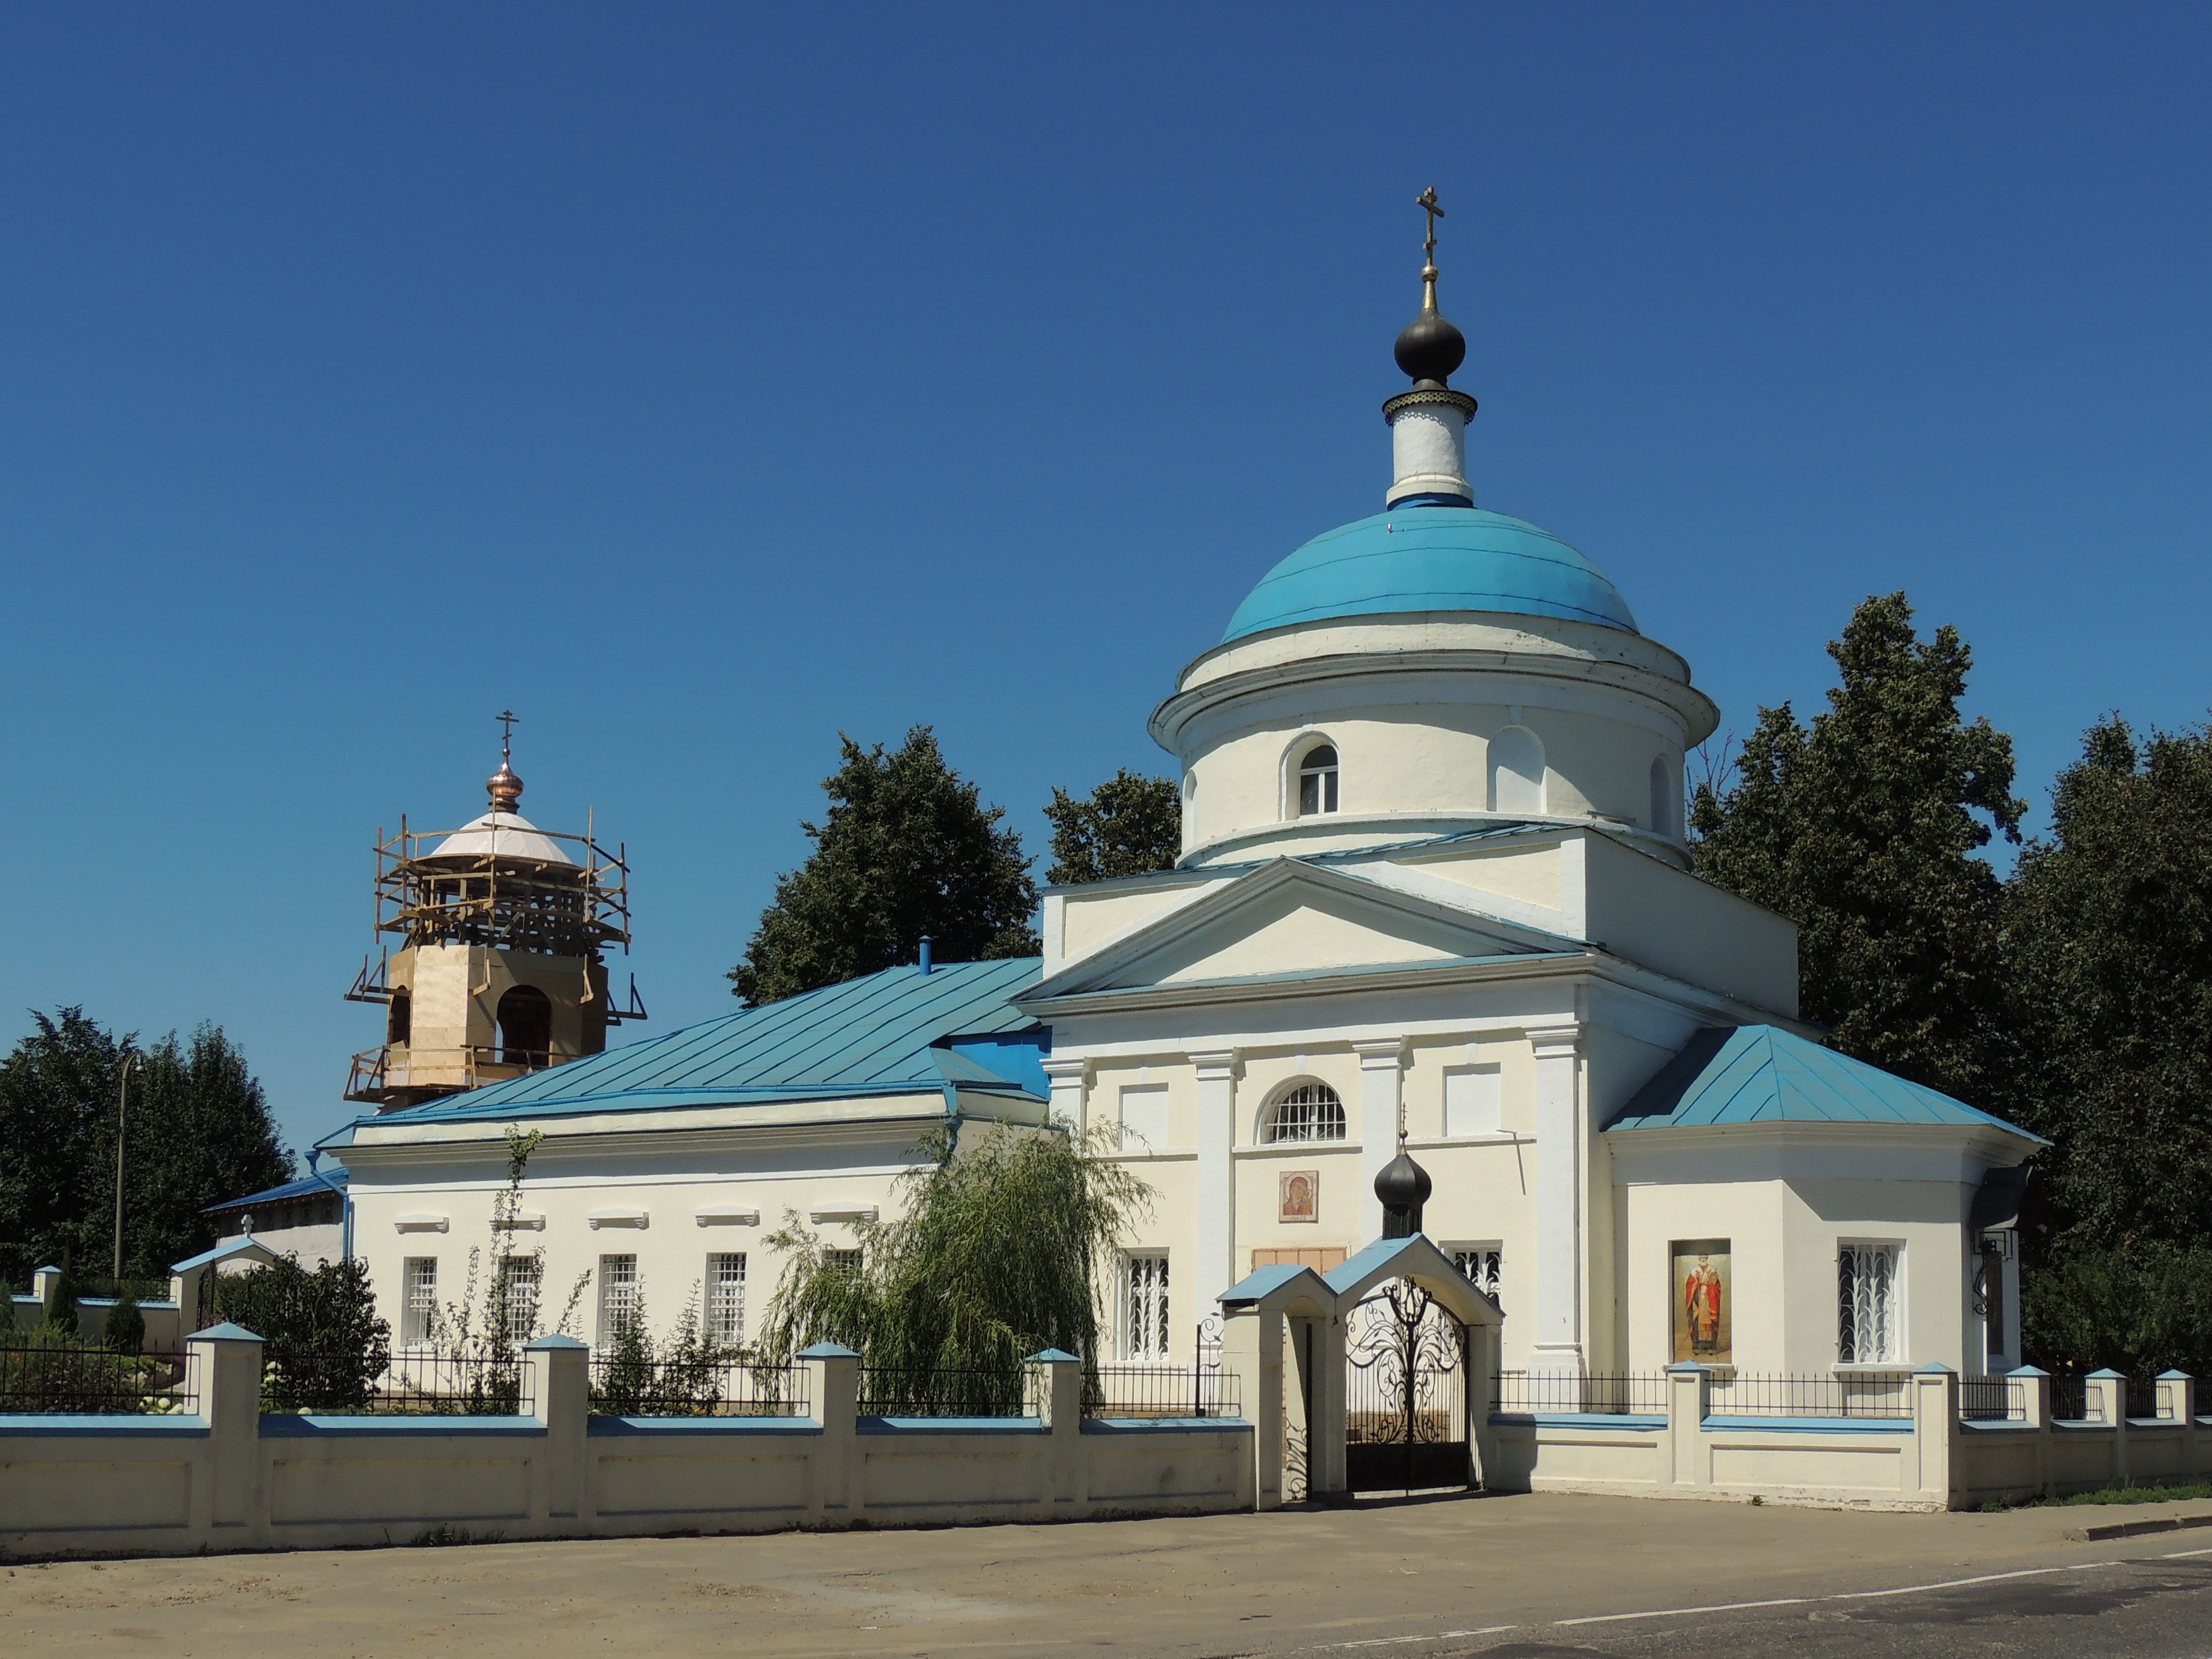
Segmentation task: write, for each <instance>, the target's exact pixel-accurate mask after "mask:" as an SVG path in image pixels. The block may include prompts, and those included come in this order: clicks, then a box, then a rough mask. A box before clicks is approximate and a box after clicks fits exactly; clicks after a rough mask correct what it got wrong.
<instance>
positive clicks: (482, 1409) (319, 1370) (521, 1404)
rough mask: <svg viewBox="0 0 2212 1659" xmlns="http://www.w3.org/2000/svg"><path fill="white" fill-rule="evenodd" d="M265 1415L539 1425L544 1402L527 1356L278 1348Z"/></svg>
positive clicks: (270, 1352) (267, 1352) (269, 1354)
mask: <svg viewBox="0 0 2212 1659" xmlns="http://www.w3.org/2000/svg"><path fill="white" fill-rule="evenodd" d="M261 1404H262V1409H263V1410H264V1411H270V1412H315V1413H328V1414H330V1415H332V1416H372V1417H531V1416H534V1415H536V1413H537V1399H536V1395H535V1392H534V1390H533V1389H532V1386H531V1368H530V1367H529V1365H527V1364H525V1363H524V1361H523V1358H522V1356H521V1355H520V1354H511V1355H507V1354H495V1355H491V1356H488V1357H471V1358H461V1357H459V1356H456V1355H453V1354H438V1353H395V1354H380V1353H375V1352H369V1353H363V1352H362V1351H361V1350H359V1349H357V1348H307V1347H293V1346H277V1345H276V1344H273V1343H272V1344H270V1346H267V1347H266V1348H264V1350H263V1352H262V1372H261Z"/></svg>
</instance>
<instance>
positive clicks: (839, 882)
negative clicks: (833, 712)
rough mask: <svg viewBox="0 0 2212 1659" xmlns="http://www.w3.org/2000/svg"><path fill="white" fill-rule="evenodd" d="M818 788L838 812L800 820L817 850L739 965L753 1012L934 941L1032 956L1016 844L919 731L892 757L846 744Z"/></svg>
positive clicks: (976, 954) (945, 950)
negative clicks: (926, 937)
mask: <svg viewBox="0 0 2212 1659" xmlns="http://www.w3.org/2000/svg"><path fill="white" fill-rule="evenodd" d="M840 741H841V742H842V747H843V753H842V761H841V763H840V764H839V766H838V768H837V770H836V773H835V774H833V775H831V776H829V777H828V778H825V779H823V784H822V787H823V790H824V791H826V792H827V793H828V794H829V815H828V816H827V817H825V818H824V819H823V821H822V822H821V823H818V824H817V823H809V824H806V825H805V830H806V833H807V836H808V837H809V838H810V839H811V840H812V842H814V851H813V853H812V854H811V855H810V856H809V857H808V859H807V860H806V862H805V864H804V865H802V866H800V867H799V868H798V869H797V870H794V871H792V872H790V873H789V874H787V875H785V876H783V877H781V878H780V879H778V881H777V882H776V884H775V902H774V903H773V904H771V905H769V908H767V910H766V911H764V912H763V914H762V915H761V919H760V926H759V927H757V928H756V929H755V930H754V933H753V936H752V939H751V940H750V943H748V944H747V945H746V946H745V955H744V961H742V962H740V963H738V965H737V966H736V967H735V968H733V969H731V970H730V978H731V979H732V981H734V982H735V983H734V989H735V992H736V994H738V996H741V997H743V998H744V1000H746V1001H747V1002H749V1003H751V1004H753V1005H755V1006H759V1005H760V1004H763V1003H769V1002H776V1001H780V1000H782V999H783V998H785V997H789V996H796V995H798V994H799V993H800V992H802V991H811V990H815V989H817V988H818V987H822V986H824V985H836V984H837V983H839V982H840V981H844V980H848V979H857V978H858V977H860V975H863V974H872V973H875V972H876V971H878V969H884V968H889V967H891V966H893V965H894V964H896V963H902V962H911V961H913V960H914V958H915V951H916V950H917V949H918V948H919V947H920V945H921V937H922V935H923V934H925V933H927V934H928V935H930V937H931V939H933V941H934V948H935V951H936V953H937V955H938V957H939V959H941V960H943V961H946V962H969V961H977V960H981V959H985V958H989V957H1024V956H1035V955H1036V953H1037V950H1038V945H1037V938H1036V933H1034V932H1033V931H1032V929H1031V927H1030V919H1031V915H1032V913H1033V912H1034V911H1035V910H1036V898H1037V894H1036V883H1035V882H1033V881H1032V880H1030V873H1029V866H1030V860H1028V859H1027V858H1026V857H1024V855H1023V853H1022V842H1021V836H1019V835H1018V834H1017V833H1016V832H1015V831H1014V830H1013V829H1010V828H1008V827H1006V826H1005V825H1003V824H1001V823H1000V819H1001V818H1002V817H1005V816H1006V813H1005V809H1004V808H1002V807H997V806H985V805H983V804H982V802H981V799H980V798H979V797H978V795H977V793H976V789H975V785H974V784H972V783H969V782H966V781H963V779H962V778H961V776H960V775H959V774H958V773H957V772H955V771H954V770H953V769H951V767H949V766H947V765H946V764H945V757H944V755H943V753H942V752H941V751H940V750H939V748H938V746H937V738H936V736H935V734H934V733H933V732H932V731H931V730H930V728H929V727H927V726H915V728H914V729H913V730H912V731H910V732H908V733H907V734H906V741H905V742H904V743H903V744H901V745H900V746H899V747H898V748H897V749H896V750H892V751H890V753H888V754H887V753H885V752H884V746H883V744H875V745H874V746H873V747H872V748H869V749H863V748H861V747H860V744H857V743H855V742H854V741H853V739H852V738H848V737H841V739H840Z"/></svg>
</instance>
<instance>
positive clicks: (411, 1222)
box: [392, 1213, 453, 1233]
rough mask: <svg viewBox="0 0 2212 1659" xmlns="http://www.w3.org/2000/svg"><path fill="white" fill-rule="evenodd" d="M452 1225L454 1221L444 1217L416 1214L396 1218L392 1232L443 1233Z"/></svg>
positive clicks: (394, 1218)
mask: <svg viewBox="0 0 2212 1659" xmlns="http://www.w3.org/2000/svg"><path fill="white" fill-rule="evenodd" d="M452 1225H453V1223H452V1221H451V1220H450V1219H449V1218H447V1217H445V1216H442V1215H423V1214H421V1213H415V1214H409V1215H402V1216H394V1217H393V1218H392V1231H394V1232H401V1233H442V1232H446V1231H449V1230H450V1229H451V1227H452Z"/></svg>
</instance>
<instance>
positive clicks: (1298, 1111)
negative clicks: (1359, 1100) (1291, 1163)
mask: <svg viewBox="0 0 2212 1659" xmlns="http://www.w3.org/2000/svg"><path fill="white" fill-rule="evenodd" d="M1260 1139H1261V1140H1262V1141H1263V1142H1268V1143H1272V1142H1274V1141H1279V1140H1341V1139H1344V1102H1343V1100H1342V1099H1341V1098H1340V1097H1339V1096H1338V1094H1337V1092H1336V1091H1335V1090H1334V1089H1332V1088H1330V1087H1329V1086H1328V1085H1327V1084H1326V1083H1301V1084H1299V1085H1297V1087H1295V1088H1293V1089H1290V1090H1286V1091H1285V1092H1284V1093H1283V1094H1281V1095H1280V1096H1279V1097H1277V1098H1276V1099H1275V1100H1273V1102H1271V1103H1269V1104H1268V1107H1267V1115H1266V1116H1265V1117H1264V1118H1262V1119H1261V1123H1260Z"/></svg>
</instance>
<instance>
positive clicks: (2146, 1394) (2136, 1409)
mask: <svg viewBox="0 0 2212 1659" xmlns="http://www.w3.org/2000/svg"><path fill="white" fill-rule="evenodd" d="M2128 1415H2129V1416H2130V1417H2132V1418H2137V1419H2147V1420H2151V1421H2156V1422H2161V1423H2163V1422H2166V1421H2169V1420H2170V1419H2171V1413H2170V1412H2169V1411H2168V1409H2167V1407H2166V1405H2165V1404H2164V1402H2162V1401H2160V1399H2159V1397H2158V1379H2157V1378H2156V1377H2154V1376H2143V1377H2135V1376H2131V1377H2130V1378H2129V1379H2128Z"/></svg>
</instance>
